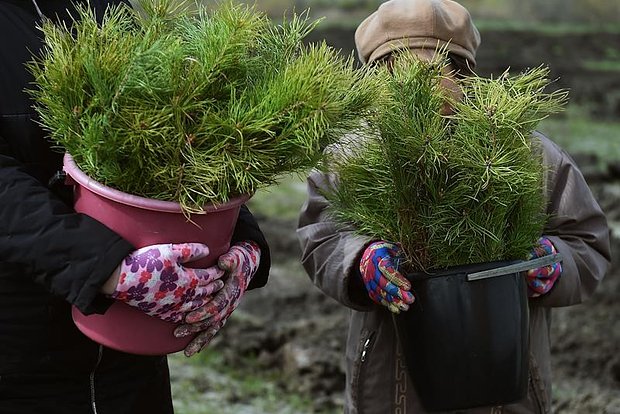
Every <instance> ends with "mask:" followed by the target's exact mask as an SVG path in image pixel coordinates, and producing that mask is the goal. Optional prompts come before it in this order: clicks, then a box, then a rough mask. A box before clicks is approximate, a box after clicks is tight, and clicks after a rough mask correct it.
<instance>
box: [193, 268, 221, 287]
mask: <svg viewBox="0 0 620 414" xmlns="http://www.w3.org/2000/svg"><path fill="white" fill-rule="evenodd" d="M192 270H193V271H194V274H195V275H196V278H197V279H198V285H207V284H210V283H213V282H214V281H216V280H219V279H221V278H222V276H224V274H226V272H225V271H224V270H223V269H220V268H219V267H218V266H211V267H208V268H206V269H192Z"/></svg>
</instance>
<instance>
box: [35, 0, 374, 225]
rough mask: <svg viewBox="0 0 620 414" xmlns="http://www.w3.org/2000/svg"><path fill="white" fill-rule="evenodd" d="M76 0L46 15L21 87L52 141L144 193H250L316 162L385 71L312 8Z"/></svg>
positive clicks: (197, 206)
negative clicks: (99, 14)
mask: <svg viewBox="0 0 620 414" xmlns="http://www.w3.org/2000/svg"><path fill="white" fill-rule="evenodd" d="M140 6H141V7H140V8H141V12H137V11H134V10H132V9H131V8H129V7H128V6H125V5H119V6H114V7H112V8H110V9H109V10H108V12H107V13H106V15H105V18H104V19H103V22H102V23H101V24H97V22H96V20H95V17H94V15H93V13H92V11H90V10H89V9H88V7H87V6H78V13H77V16H76V17H75V20H74V22H73V25H72V28H70V27H67V26H64V25H55V24H53V23H52V22H51V21H45V22H44V23H43V26H42V29H43V32H44V34H45V45H44V49H43V53H42V56H41V57H40V58H39V59H36V60H35V61H33V62H31V63H30V64H29V69H30V70H31V72H32V73H33V75H34V79H35V82H34V85H33V88H32V90H31V91H30V93H31V94H32V96H33V97H34V99H35V102H36V106H35V108H36V110H37V112H38V113H39V114H40V117H41V123H42V125H43V126H44V127H45V128H46V129H47V130H48V131H49V133H50V138H51V140H52V141H53V142H54V143H56V144H57V145H58V146H59V147H60V148H61V149H62V150H66V151H67V152H69V153H70V154H71V155H72V156H73V157H74V159H75V161H76V163H77V164H78V166H79V167H80V168H81V169H82V170H84V171H85V172H86V174H88V175H90V176H91V177H92V178H94V179H95V180H97V181H100V182H102V183H103V184H106V185H109V186H111V187H114V188H117V189H119V190H121V191H124V192H128V193H132V194H137V195H140V196H143V197H153V198H158V199H163V200H169V201H177V202H179V203H180V204H181V205H182V207H183V208H184V211H186V212H187V213H191V212H196V211H200V210H202V207H203V206H204V205H205V204H206V203H221V202H225V201H227V200H228V199H230V198H231V197H234V196H237V195H240V194H252V193H254V192H256V191H257V190H258V189H260V188H263V187H265V186H268V185H270V184H273V183H275V182H277V180H278V179H279V177H281V176H284V175H286V174H289V173H291V172H303V171H306V170H308V169H309V168H311V167H313V166H315V165H316V164H317V163H318V162H319V161H320V160H321V159H322V153H323V150H324V148H325V147H327V146H328V145H330V144H332V143H334V142H335V141H336V140H337V139H338V138H339V137H340V136H341V135H342V134H343V133H346V132H350V131H353V130H355V129H357V128H358V126H359V125H360V122H361V119H362V118H364V117H365V115H366V114H367V113H368V112H369V111H370V110H371V109H372V107H373V106H374V102H373V101H374V100H375V97H377V96H381V94H382V92H381V84H380V82H379V81H378V79H376V78H374V77H372V76H370V73H369V72H368V71H366V70H362V71H357V70H354V65H353V59H352V58H343V57H342V56H340V55H339V52H337V51H336V50H334V49H332V48H330V47H328V46H326V45H325V44H318V45H311V46H306V45H305V44H304V43H303V40H304V38H305V37H306V36H307V35H308V34H309V33H310V32H311V31H312V30H313V29H314V28H315V27H316V25H317V23H318V22H310V21H308V17H307V13H304V14H302V15H294V16H293V17H291V18H290V19H287V20H286V21H285V22H284V23H283V24H280V25H275V24H273V23H272V22H271V21H270V20H269V19H268V18H267V17H266V15H265V14H264V13H262V12H259V11H257V10H256V9H255V8H254V7H249V6H244V5H238V4H234V3H233V2H223V3H221V4H218V5H217V7H211V8H209V9H206V8H199V10H197V11H196V12H195V13H194V12H192V13H190V12H189V9H190V8H189V7H188V4H186V3H183V2H181V3H179V2H176V1H174V0H142V1H141V3H140Z"/></svg>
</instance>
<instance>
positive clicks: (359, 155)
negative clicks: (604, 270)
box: [327, 54, 566, 271]
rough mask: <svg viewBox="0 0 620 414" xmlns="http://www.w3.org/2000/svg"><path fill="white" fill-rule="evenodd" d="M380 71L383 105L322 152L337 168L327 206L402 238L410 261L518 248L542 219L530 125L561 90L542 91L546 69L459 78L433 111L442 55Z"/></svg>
mask: <svg viewBox="0 0 620 414" xmlns="http://www.w3.org/2000/svg"><path fill="white" fill-rule="evenodd" d="M396 62H397V63H396V66H395V67H394V70H393V74H388V73H387V70H386V69H379V71H380V72H379V73H378V76H380V77H381V78H383V79H384V82H385V83H386V84H387V86H388V88H389V96H390V97H391V103H390V104H389V105H387V106H385V107H384V108H383V109H382V110H379V111H378V112H377V115H376V117H374V118H372V119H371V125H370V128H369V130H368V131H367V132H366V136H365V138H364V139H363V140H362V141H361V142H360V140H359V139H358V141H357V142H355V143H354V147H355V148H353V149H352V148H351V143H350V142H348V143H346V142H343V143H342V144H341V145H344V146H348V147H347V148H345V147H343V148H341V150H339V151H335V152H334V154H335V155H334V156H333V158H332V160H331V162H330V164H331V167H332V168H333V169H334V171H335V172H336V174H337V175H338V177H339V184H338V187H337V188H335V189H333V191H331V192H329V193H328V194H327V197H328V198H329V199H330V201H331V202H332V214H333V215H334V217H335V218H336V219H337V220H338V221H340V222H343V223H352V224H354V225H355V227H356V228H357V230H358V231H359V232H360V233H362V234H366V235H371V236H373V237H377V238H379V239H385V240H391V241H397V242H399V243H401V245H402V247H403V250H404V252H405V255H406V259H407V264H408V266H409V268H410V270H414V271H420V270H428V269H440V268H446V267H449V266H454V265H461V264H470V263H479V262H487V261H496V260H504V259H518V258H524V257H525V255H526V253H527V252H528V251H529V249H530V248H531V247H532V245H533V244H534V242H535V241H536V239H537V238H538V236H539V235H540V234H541V231H542V227H543V225H544V223H545V220H546V217H545V214H544V207H545V200H544V196H543V190H542V187H543V183H542V180H543V174H544V171H543V166H542V159H541V153H540V150H539V149H538V148H537V147H536V145H535V144H534V141H531V140H530V138H529V137H530V135H531V133H532V131H533V130H534V128H535V127H536V126H537V124H538V123H539V122H540V121H541V120H542V119H544V118H545V117H547V116H548V115H549V114H551V113H554V112H557V111H559V110H561V108H562V107H563V105H564V103H565V101H566V93H565V92H562V91H558V92H553V93H550V94H548V93H545V92H544V91H543V90H544V88H545V87H546V86H547V85H548V83H549V82H548V80H547V75H548V70H547V69H546V68H543V67H539V68H535V69H532V70H530V71H527V72H525V73H523V74H520V75H517V76H513V77H511V76H509V75H508V74H504V75H502V76H501V77H499V78H498V79H484V78H480V77H475V76H474V77H470V78H467V79H464V80H462V81H460V86H461V89H462V92H463V95H464V96H463V97H462V99H459V100H452V101H451V105H452V107H453V110H454V113H453V114H452V115H449V116H444V115H441V110H442V106H443V104H444V101H445V99H446V93H445V91H444V89H443V88H442V86H441V85H440V82H441V81H442V78H443V75H442V70H443V67H444V63H443V60H442V59H438V60H436V61H434V62H430V63H429V62H422V61H420V60H418V59H416V58H415V57H411V56H410V54H404V55H401V56H399V58H398V59H396Z"/></svg>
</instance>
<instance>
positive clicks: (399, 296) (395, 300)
mask: <svg viewBox="0 0 620 414" xmlns="http://www.w3.org/2000/svg"><path fill="white" fill-rule="evenodd" d="M400 255H401V252H400V248H399V247H398V245H396V244H393V243H389V242H386V241H378V242H374V243H372V244H370V245H369V246H368V247H367V248H366V250H365V251H364V254H363V255H362V259H361V260H360V273H361V274H362V279H363V280H364V285H365V286H366V290H367V291H368V296H370V298H371V299H372V300H373V301H374V302H375V303H378V304H380V305H383V306H385V307H387V308H388V309H389V310H390V311H391V312H394V313H400V311H401V310H403V311H405V310H407V309H409V305H410V304H412V303H413V301H414V297H413V294H412V293H411V292H409V290H410V289H411V283H409V281H408V280H407V279H405V278H404V277H403V275H401V274H400V272H399V271H398V265H396V266H395V265H394V261H393V260H394V259H398V258H399V257H400Z"/></svg>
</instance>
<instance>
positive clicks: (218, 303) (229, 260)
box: [174, 241, 260, 357]
mask: <svg viewBox="0 0 620 414" xmlns="http://www.w3.org/2000/svg"><path fill="white" fill-rule="evenodd" d="M259 264H260V248H259V247H258V245H257V244H256V243H254V242H253V241H244V242H240V243H236V244H235V245H234V246H232V247H231V248H230V250H229V251H228V252H227V253H224V254H223V255H221V256H220V258H219V260H218V264H217V265H218V266H219V268H220V269H223V270H225V271H226V273H227V276H226V280H225V282H224V288H222V290H221V291H219V292H218V293H217V295H216V296H215V297H214V298H213V300H212V301H210V302H208V303H207V304H205V305H204V306H203V307H201V308H200V309H197V310H195V311H193V312H191V313H189V314H188V315H187V316H186V317H185V322H186V323H187V324H186V325H181V326H179V327H178V328H176V330H175V332H174V334H175V336H177V337H184V336H187V335H191V334H192V333H195V332H200V333H199V334H198V335H197V336H196V338H194V339H193V340H192V342H190V343H189V345H187V347H186V348H185V355H186V356H188V357H189V356H192V355H194V354H195V353H197V352H200V351H201V350H202V349H203V348H205V347H206V346H207V345H209V343H210V342H211V340H212V339H213V337H214V336H215V334H217V332H218V331H219V330H220V329H221V328H222V327H223V326H224V325H225V324H226V321H227V320H228V318H229V317H230V315H231V314H232V313H233V311H234V310H235V309H236V308H237V306H238V305H239V302H240V301H241V297H242V296H243V294H244V293H245V291H246V289H247V288H248V285H249V284H250V280H252V277H253V276H254V274H255V273H256V270H257V269H258V265H259Z"/></svg>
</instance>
